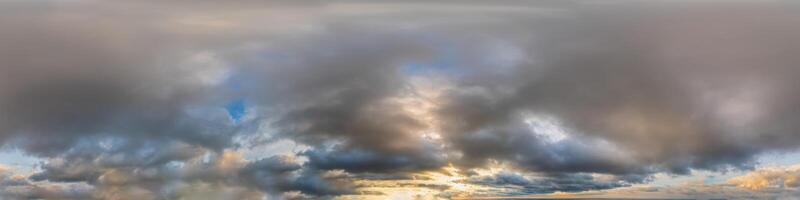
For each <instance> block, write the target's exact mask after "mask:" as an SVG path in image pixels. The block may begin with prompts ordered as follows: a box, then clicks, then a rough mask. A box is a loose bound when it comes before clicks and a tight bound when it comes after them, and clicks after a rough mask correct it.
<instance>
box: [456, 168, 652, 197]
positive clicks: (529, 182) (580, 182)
mask: <svg viewBox="0 0 800 200" xmlns="http://www.w3.org/2000/svg"><path fill="white" fill-rule="evenodd" d="M642 181H643V180H642V179H640V178H638V177H610V178H605V180H600V178H596V177H593V176H591V175H589V174H581V173H570V174H557V175H552V176H544V177H537V176H526V175H523V174H519V173H513V172H500V173H497V174H494V175H491V176H476V177H471V178H469V179H468V180H466V182H468V183H472V184H479V185H487V186H492V187H494V188H507V191H506V193H505V194H503V195H524V194H542V193H552V192H557V191H561V192H579V191H587V190H604V189H611V188H618V187H626V186H630V185H631V184H634V183H641V182H642Z"/></svg>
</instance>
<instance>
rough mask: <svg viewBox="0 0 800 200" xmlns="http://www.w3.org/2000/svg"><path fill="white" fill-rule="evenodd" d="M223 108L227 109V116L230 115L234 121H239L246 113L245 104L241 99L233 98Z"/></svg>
mask: <svg viewBox="0 0 800 200" xmlns="http://www.w3.org/2000/svg"><path fill="white" fill-rule="evenodd" d="M225 110H227V111H228V116H230V118H231V119H232V120H233V121H234V122H235V123H238V122H240V121H241V119H242V117H244V115H245V114H247V104H245V101H244V100H243V99H237V100H233V101H230V102H228V104H227V105H225Z"/></svg>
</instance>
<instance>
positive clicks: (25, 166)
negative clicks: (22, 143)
mask: <svg viewBox="0 0 800 200" xmlns="http://www.w3.org/2000/svg"><path fill="white" fill-rule="evenodd" d="M41 162H42V159H39V158H37V157H33V156H29V155H26V154H25V153H23V152H22V151H20V150H17V149H4V150H2V151H0V165H3V166H6V167H9V168H11V170H14V171H16V172H19V173H32V172H33V171H35V170H36V166H37V164H39V163H41Z"/></svg>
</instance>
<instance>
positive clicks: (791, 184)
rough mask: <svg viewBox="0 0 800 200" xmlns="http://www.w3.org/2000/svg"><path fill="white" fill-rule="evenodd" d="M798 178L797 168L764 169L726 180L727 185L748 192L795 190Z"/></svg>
mask: <svg viewBox="0 0 800 200" xmlns="http://www.w3.org/2000/svg"><path fill="white" fill-rule="evenodd" d="M798 178H800V169H798V167H797V166H792V167H786V168H779V167H776V168H764V169H758V170H755V171H752V172H749V173H747V174H745V175H742V176H737V177H734V178H731V179H729V180H728V183H730V184H734V185H736V186H738V187H741V188H746V189H750V190H763V189H765V188H795V187H797V186H798V185H797V179H798Z"/></svg>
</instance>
